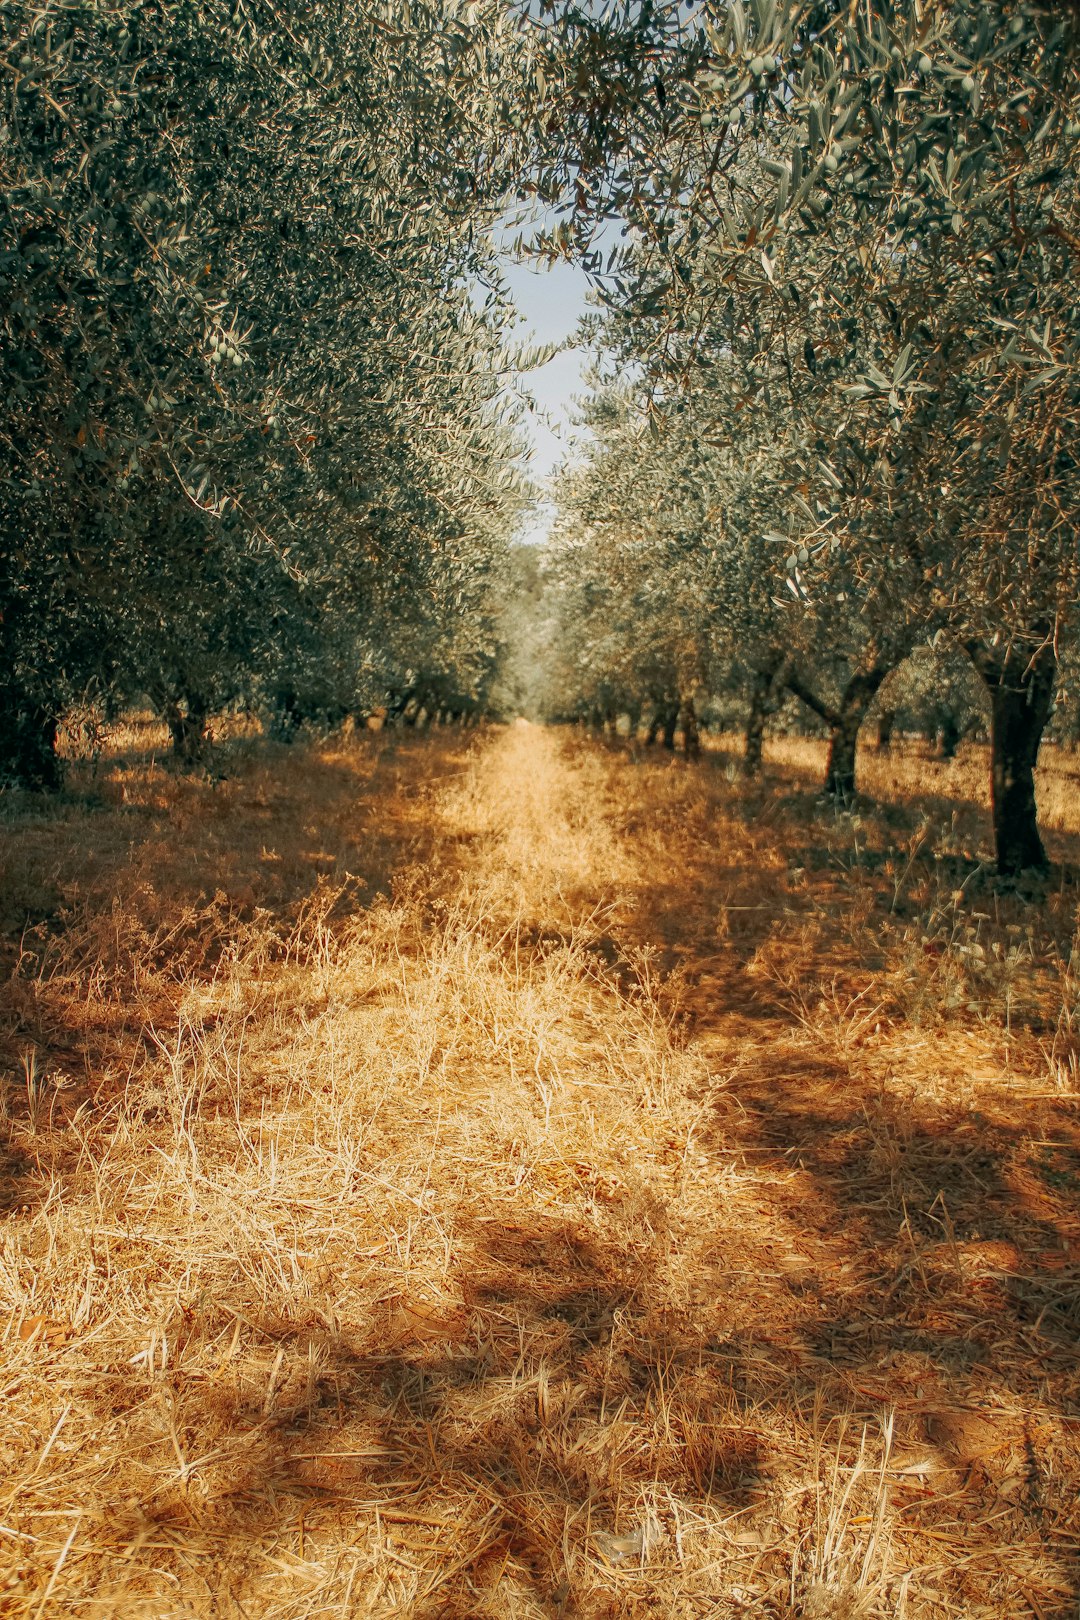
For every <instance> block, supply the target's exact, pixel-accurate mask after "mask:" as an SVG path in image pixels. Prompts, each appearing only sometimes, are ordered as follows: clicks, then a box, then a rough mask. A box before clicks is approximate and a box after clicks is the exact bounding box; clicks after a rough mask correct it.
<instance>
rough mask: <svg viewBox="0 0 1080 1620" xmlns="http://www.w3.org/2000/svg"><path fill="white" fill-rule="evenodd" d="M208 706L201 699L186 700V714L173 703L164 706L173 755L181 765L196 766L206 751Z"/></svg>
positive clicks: (177, 704)
mask: <svg viewBox="0 0 1080 1620" xmlns="http://www.w3.org/2000/svg"><path fill="white" fill-rule="evenodd" d="M208 714H209V706H208V704H207V703H206V701H205V699H203V698H201V697H193V698H188V702H187V712H186V713H185V712H184V711H183V710H182V709H181V707H180V705H179V703H177V702H175V701H173V702H172V703H169V704H168V705H167V706H166V709H165V723H166V725H167V726H168V728H169V731H170V734H171V736H172V745H173V753H174V754H175V755H176V757H177V759H178V760H179V761H180V763H181V764H182V765H197V764H198V762H199V760H201V759H202V756H203V753H204V752H205V749H206V721H207V717H208Z"/></svg>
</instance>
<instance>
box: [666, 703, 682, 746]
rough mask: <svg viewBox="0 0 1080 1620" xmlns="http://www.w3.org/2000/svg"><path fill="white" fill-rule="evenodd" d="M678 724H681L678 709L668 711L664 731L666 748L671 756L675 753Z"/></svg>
mask: <svg viewBox="0 0 1080 1620" xmlns="http://www.w3.org/2000/svg"><path fill="white" fill-rule="evenodd" d="M678 724H679V710H678V707H675V708H673V709H668V710H667V711H666V712H665V714H664V719H663V730H664V747H665V748H666V749H667V751H668V753H669V754H673V753H674V752H675V731H676V728H677V726H678Z"/></svg>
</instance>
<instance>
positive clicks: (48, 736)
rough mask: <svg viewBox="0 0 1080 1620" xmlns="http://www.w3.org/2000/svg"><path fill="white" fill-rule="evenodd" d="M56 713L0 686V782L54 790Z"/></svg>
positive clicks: (58, 775) (57, 764)
mask: <svg viewBox="0 0 1080 1620" xmlns="http://www.w3.org/2000/svg"><path fill="white" fill-rule="evenodd" d="M58 726H59V720H58V718H57V716H56V715H55V714H54V713H52V712H51V711H50V709H49V708H48V707H47V706H46V705H45V704H42V703H40V702H37V701H35V700H33V699H30V698H28V697H26V695H25V694H24V693H22V692H20V691H18V690H17V689H16V690H14V691H13V690H11V689H10V688H8V689H3V688H0V782H2V781H5V780H6V781H9V782H11V783H13V784H14V785H15V786H16V787H24V788H35V789H39V790H40V791H42V792H49V793H51V792H55V791H56V789H57V788H59V787H60V785H61V781H62V775H61V770H60V761H59V759H58V758H57V753H56V733H57V729H58Z"/></svg>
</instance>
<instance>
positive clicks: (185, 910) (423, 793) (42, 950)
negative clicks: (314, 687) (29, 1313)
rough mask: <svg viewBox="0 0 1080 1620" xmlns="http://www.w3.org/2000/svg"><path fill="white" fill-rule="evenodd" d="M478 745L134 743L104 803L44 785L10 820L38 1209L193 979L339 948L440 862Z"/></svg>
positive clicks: (10, 908)
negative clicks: (450, 795)
mask: <svg viewBox="0 0 1080 1620" xmlns="http://www.w3.org/2000/svg"><path fill="white" fill-rule="evenodd" d="M471 741H472V739H471V738H466V737H464V736H462V735H460V734H451V733H448V732H446V733H441V734H440V735H439V736H438V737H433V738H430V739H425V740H424V741H423V742H422V743H421V744H420V745H419V746H416V745H414V744H410V746H409V747H408V748H399V747H398V746H396V744H395V740H394V738H393V737H392V735H387V734H381V733H380V734H377V735H376V734H372V735H368V734H359V735H358V736H357V737H356V738H354V739H346V740H340V739H338V740H335V739H331V740H328V741H326V742H325V743H322V744H320V745H318V746H316V747H312V748H310V749H307V748H289V747H286V746H283V745H271V744H264V745H262V746H261V747H260V748H259V750H258V751H257V752H253V751H250V750H247V751H244V752H242V753H241V754H239V755H237V757H236V760H235V762H234V763H235V768H234V770H233V773H232V775H231V776H230V778H229V779H228V780H227V781H226V782H220V781H215V780H214V779H213V778H211V777H209V776H208V775H206V774H205V773H201V774H196V775H192V776H175V775H172V774H167V773H164V772H162V771H161V770H160V769H157V768H147V760H146V759H144V758H143V751H142V750H140V749H139V748H135V749H133V750H132V751H131V752H130V753H128V752H122V753H117V754H116V755H114V756H113V757H111V759H110V760H109V762H108V770H107V771H104V772H102V773H101V774H100V777H99V780H98V782H97V786H96V789H95V793H96V797H95V798H94V799H93V801H88V800H87V799H85V798H79V797H78V796H76V795H74V794H73V793H69V794H67V795H65V796H63V797H62V798H61V799H59V800H57V801H49V800H45V799H42V798H41V796H36V797H35V799H34V802H33V804H32V805H30V806H29V808H25V807H24V808H25V813H24V814H18V813H16V814H13V815H12V816H11V817H10V818H9V820H8V822H7V825H6V828H5V833H6V837H5V840H4V849H3V854H2V858H0V895H2V896H3V910H2V912H0V1136H2V1137H3V1139H4V1140H6V1141H7V1142H8V1143H9V1144H10V1147H9V1150H8V1159H7V1169H6V1172H5V1173H4V1174H3V1182H4V1185H5V1186H7V1187H8V1189H9V1191H8V1194H7V1196H8V1197H9V1199H10V1200H12V1201H13V1202H14V1203H15V1204H16V1205H19V1206H22V1205H25V1204H30V1205H31V1206H32V1205H35V1204H36V1203H37V1202H38V1200H39V1199H40V1197H41V1196H42V1194H43V1192H44V1191H45V1189H46V1188H47V1187H48V1185H49V1183H50V1180H52V1179H53V1178H55V1177H56V1176H59V1175H62V1174H63V1173H64V1170H65V1166H67V1165H69V1163H70V1162H71V1159H72V1155H73V1154H74V1155H77V1153H78V1147H77V1145H76V1143H75V1142H74V1141H73V1140H72V1139H71V1138H70V1136H69V1134H68V1132H67V1126H68V1124H69V1123H70V1121H71V1119H72V1117H73V1116H74V1115H75V1114H76V1113H77V1112H78V1110H79V1109H80V1108H81V1107H85V1106H92V1107H93V1108H95V1109H98V1110H100V1109H101V1108H103V1107H105V1106H107V1105H108V1104H109V1103H110V1102H111V1101H113V1100H114V1099H115V1096H116V1090H117V1086H118V1085H119V1084H121V1083H122V1077H123V1076H125V1075H126V1076H128V1077H130V1075H131V1073H132V1072H133V1071H134V1070H136V1069H137V1068H138V1067H139V1066H140V1065H142V1064H144V1063H145V1062H146V1061H147V1060H148V1059H152V1058H153V1057H154V1055H155V1053H156V1048H155V1046H154V1043H153V1040H152V1039H151V1038H150V1036H149V1032H150V1031H153V1030H161V1029H163V1028H164V1029H168V1028H170V1027H173V1028H175V1025H176V1020H177V1008H178V1006H179V1005H180V1003H181V1001H182V1000H183V998H184V996H185V995H186V994H187V993H188V992H189V991H190V989H191V987H192V986H193V985H199V984H204V985H208V986H209V985H212V984H213V983H214V982H215V980H216V979H217V978H218V977H219V976H220V975H221V974H222V973H223V972H224V971H226V970H227V969H228V965H229V963H230V962H231V961H233V960H234V959H239V960H243V959H244V957H245V956H250V957H251V958H252V959H255V958H260V957H261V958H263V959H265V960H267V961H271V962H272V961H280V960H281V959H282V958H283V957H285V956H287V953H288V952H289V950H290V949H291V948H292V949H295V947H296V943H297V942H298V941H299V942H300V943H301V944H302V945H304V946H305V947H306V946H307V945H308V944H310V942H311V940H312V939H314V938H316V937H318V938H321V939H323V940H324V941H325V942H330V941H332V939H333V937H334V935H335V933H336V932H337V931H338V930H340V929H341V928H342V927H343V926H345V925H347V923H348V920H349V918H350V917H351V916H353V915H355V914H356V913H357V912H358V911H361V910H363V909H365V908H366V907H368V906H369V905H371V904H372V903H373V902H374V901H375V900H376V899H377V898H378V897H379V896H380V895H387V894H389V893H390V892H391V890H392V889H393V886H394V883H395V880H396V879H397V878H398V877H399V876H400V874H402V873H403V872H405V871H407V870H409V869H411V868H414V867H418V866H422V865H423V864H424V863H425V862H426V861H429V860H430V858H431V854H432V850H433V847H434V843H435V833H434V831H433V829H432V827H431V825H430V816H429V799H430V792H431V789H432V787H433V785H437V784H438V783H439V782H440V781H441V780H443V779H444V778H445V776H447V775H449V774H451V773H452V772H453V771H455V770H457V769H460V768H461V765H462V763H463V761H464V759H465V757H466V755H467V753H468V750H469V748H470V746H471ZM302 1010H303V1009H302V1008H299V1007H298V1008H297V1012H298V1013H299V1012H300V1011H302ZM157 1055H158V1056H160V1053H157ZM28 1065H30V1066H31V1069H32V1073H33V1076H34V1085H35V1086H36V1088H37V1090H38V1093H39V1096H38V1097H37V1098H34V1097H32V1096H30V1095H29V1093H28V1088H27V1084H26V1078H25V1076H26V1071H27V1066H28ZM103 1076H104V1077H106V1078H105V1079H104V1081H103V1080H102V1077H103ZM108 1077H111V1079H110V1078H108ZM39 1114H40V1115H42V1117H43V1118H44V1119H47V1121H48V1128H47V1129H43V1128H42V1129H39V1128H38V1123H37V1118H38V1115H39Z"/></svg>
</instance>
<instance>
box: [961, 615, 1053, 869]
mask: <svg viewBox="0 0 1080 1620" xmlns="http://www.w3.org/2000/svg"><path fill="white" fill-rule="evenodd" d="M1038 633H1039V631H1038V630H1037V631H1036V634H1038ZM1028 646H1030V642H1029V643H1028ZM968 652H969V654H970V656H971V660H972V662H973V663H974V665H975V668H976V669H977V670H978V672H979V674H980V675H981V676H982V678H983V680H984V681H985V682H986V685H987V688H988V690H989V692H990V802H991V807H992V811H993V818H994V844H995V848H996V852H997V868H998V872H999V873H1000V874H1001V876H1002V877H1005V878H1013V877H1017V876H1019V874H1020V873H1021V872H1025V871H1029V870H1034V871H1042V872H1044V871H1046V869H1047V867H1048V865H1049V862H1048V861H1047V858H1046V850H1045V849H1044V847H1043V841H1042V838H1041V837H1040V836H1039V826H1038V812H1037V807H1036V803H1035V763H1036V760H1037V759H1038V756H1039V744H1040V743H1041V742H1042V734H1043V731H1044V730H1045V727H1046V723H1047V721H1048V720H1049V718H1050V713H1051V710H1052V709H1053V706H1054V683H1055V681H1056V678H1057V657H1056V655H1055V652H1054V647H1053V644H1052V643H1051V642H1050V640H1049V633H1048V632H1047V639H1046V641H1044V642H1043V643H1042V644H1041V645H1039V646H1038V647H1037V648H1036V651H1035V652H1034V653H1031V652H1029V651H1028V648H1027V647H1010V648H1009V649H1008V650H1007V651H1006V652H1004V653H999V652H997V651H996V650H995V649H994V648H989V647H985V646H983V645H982V644H981V643H969V646H968Z"/></svg>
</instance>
